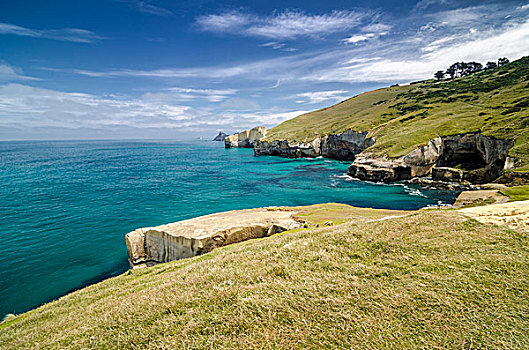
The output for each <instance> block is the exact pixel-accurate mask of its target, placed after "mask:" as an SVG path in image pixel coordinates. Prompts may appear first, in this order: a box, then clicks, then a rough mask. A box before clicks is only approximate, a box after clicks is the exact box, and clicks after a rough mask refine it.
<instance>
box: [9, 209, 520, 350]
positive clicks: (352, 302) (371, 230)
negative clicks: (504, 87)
mask: <svg viewBox="0 0 529 350" xmlns="http://www.w3.org/2000/svg"><path fill="white" fill-rule="evenodd" d="M302 215H305V216H306V217H307V218H310V220H313V221H312V222H313V224H314V226H312V227H314V228H309V229H301V230H296V231H288V232H285V233H282V234H278V235H275V236H272V237H268V238H264V239H259V240H252V241H246V242H242V243H239V244H235V245H231V246H227V247H223V248H219V249H216V250H214V251H213V252H212V253H209V254H206V255H202V256H198V257H194V258H191V259H185V260H180V261H175V262H170V263H166V264H160V265H157V266H155V267H153V268H148V269H140V270H135V271H130V272H128V273H125V274H123V275H121V276H118V277H116V278H112V279H109V280H106V281H103V282H101V283H98V284H95V285H92V286H90V287H87V288H84V289H82V290H79V291H76V292H74V293H71V294H69V295H67V296H65V297H62V298H61V299H59V300H57V301H54V302H52V303H49V304H47V305H44V306H42V307H40V308H38V309H36V310H33V311H30V312H28V313H25V314H22V315H18V316H16V317H10V318H9V320H7V321H5V322H3V323H1V324H0V348H2V349H10V348H26V349H35V348H74V349H81V348H104V349H114V348H115V349H117V348H119V349H154V348H156V349H174V348H244V349H249V348H338V347H339V348H474V347H475V348H510V349H513V348H528V347H529V338H528V337H527V328H528V327H529V313H528V310H529V299H528V298H527V293H526V291H527V290H529V279H528V278H526V277H527V276H528V275H529V238H528V236H527V235H524V234H522V233H520V232H517V231H513V230H510V229H505V228H500V227H497V226H485V225H483V224H480V223H478V222H477V221H475V220H472V219H467V218H465V217H463V216H462V215H460V214H458V212H455V211H436V210H433V211H421V212H416V213H412V214H410V213H403V215H404V216H401V217H394V218H390V219H387V218H385V217H384V216H385V215H388V214H384V213H382V214H381V213H378V212H377V213H374V212H373V211H370V210H368V209H362V210H360V211H358V212H356V211H355V209H347V208H345V207H344V206H339V205H334V206H330V207H325V206H322V207H319V208H316V209H314V210H312V209H311V210H307V212H305V213H303V214H302ZM390 215H394V213H391V214H390ZM336 216H338V217H341V218H342V219H343V218H344V217H347V220H351V219H352V221H348V222H346V223H344V224H342V225H339V226H332V227H324V226H325V225H326V223H327V222H328V221H329V220H331V219H333V218H336ZM342 219H340V220H335V222H336V223H339V222H340V221H341V220H342ZM331 221H332V220H331ZM327 224H328V225H330V223H327ZM318 225H320V227H319V228H317V227H315V226H318ZM322 226H323V227H322Z"/></svg>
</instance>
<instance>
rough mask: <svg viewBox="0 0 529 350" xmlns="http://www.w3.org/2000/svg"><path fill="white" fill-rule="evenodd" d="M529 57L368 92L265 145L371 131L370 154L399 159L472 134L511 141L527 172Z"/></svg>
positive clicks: (276, 132) (299, 122)
mask: <svg viewBox="0 0 529 350" xmlns="http://www.w3.org/2000/svg"><path fill="white" fill-rule="evenodd" d="M527 76H529V57H524V58H522V59H520V60H517V61H514V62H511V63H509V64H507V65H505V66H502V67H499V68H497V69H494V70H486V71H482V72H480V73H476V74H473V75H470V76H467V77H463V78H458V79H454V80H450V81H441V82H436V81H433V80H428V81H424V82H421V83H417V84H413V85H408V86H395V87H388V88H383V89H378V90H374V91H370V92H366V93H363V94H360V95H358V96H355V97H353V98H350V99H348V100H345V101H343V102H340V103H338V104H336V105H334V106H331V107H328V108H324V109H321V110H318V111H315V112H311V113H307V114H304V115H301V116H299V117H297V118H294V119H291V120H288V121H285V122H284V123H282V124H280V125H278V126H277V127H275V128H273V129H271V130H270V132H269V133H268V135H267V137H266V138H267V139H278V140H295V141H311V140H313V139H314V138H315V137H317V136H318V135H329V134H335V133H340V132H343V131H345V130H347V129H353V130H356V131H369V134H370V136H372V137H375V138H376V143H375V145H374V146H372V147H371V148H370V149H369V151H371V152H374V153H375V154H378V155H383V154H387V155H388V156H390V157H400V156H402V155H405V154H407V153H409V152H410V151H412V150H413V149H414V148H416V147H417V146H419V145H424V144H426V143H427V142H428V141H429V140H430V139H433V138H435V137H437V136H445V135H453V134H460V133H468V132H475V131H478V130H481V131H482V132H483V134H484V135H488V136H494V137H497V138H506V139H513V140H515V144H514V146H513V148H512V149H511V150H510V151H509V152H510V153H509V154H510V155H511V156H513V157H516V158H518V159H520V160H521V164H520V166H521V167H523V169H527V166H529V116H528V111H529V97H528V96H529V87H528V86H529V85H528V83H527Z"/></svg>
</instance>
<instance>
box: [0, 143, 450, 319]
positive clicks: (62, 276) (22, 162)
mask: <svg viewBox="0 0 529 350" xmlns="http://www.w3.org/2000/svg"><path fill="white" fill-rule="evenodd" d="M348 165H349V162H342V161H335V160H329V159H323V158H316V159H284V158H278V157H270V156H259V157H256V156H254V154H253V151H252V150H251V149H224V146H223V143H221V142H212V141H200V140H196V141H186V142H184V141H180V142H177V141H39V142H37V141H31V142H29V141H28V142H23V141H20V142H18V141H17V142H0V181H1V189H0V225H1V226H0V229H1V230H0V239H1V244H0V266H1V267H2V268H1V270H0V318H1V317H2V316H3V315H5V314H7V313H21V312H24V311H27V310H29V309H32V308H35V307H37V306H39V305H41V304H43V303H45V302H48V301H50V300H53V299H56V298H58V297H60V296H62V295H64V294H66V293H68V292H69V291H72V290H75V289H78V288H81V287H83V286H86V285H88V284H91V283H95V282H98V281H100V280H102V279H104V278H108V277H110V276H114V275H117V274H120V273H123V272H124V271H126V270H127V269H128V262H127V252H126V247H125V239H124V235H125V234H126V233H127V232H129V231H132V230H134V229H136V228H139V227H145V226H155V225H160V224H164V223H169V222H174V221H178V220H184V219H189V218H192V217H196V216H199V215H205V214H210V213H214V212H219V211H226V210H233V209H244V208H255V207H263V206H273V205H285V206H296V205H308V204H315V203H323V202H339V203H346V204H350V205H355V206H361V207H373V208H388V209H418V208H421V207H424V206H427V205H433V204H436V203H437V201H438V200H442V201H443V202H445V203H451V202H453V200H454V198H455V193H452V192H442V191H434V190H428V191H427V190H421V189H419V188H417V187H413V186H410V185H404V184H392V185H385V184H373V183H366V182H361V181H356V180H353V179H351V178H349V177H347V176H346V174H345V173H346V171H347V167H348Z"/></svg>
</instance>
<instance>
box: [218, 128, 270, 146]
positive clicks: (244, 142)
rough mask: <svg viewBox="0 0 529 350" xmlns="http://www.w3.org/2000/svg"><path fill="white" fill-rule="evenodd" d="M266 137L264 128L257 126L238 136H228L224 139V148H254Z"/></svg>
mask: <svg viewBox="0 0 529 350" xmlns="http://www.w3.org/2000/svg"><path fill="white" fill-rule="evenodd" d="M265 136H266V129H265V127H263V126H257V127H255V128H252V129H250V130H244V131H242V132H240V133H238V134H233V135H230V136H227V137H226V138H225V139H224V146H225V147H226V148H231V147H245V148H252V147H253V146H254V145H255V144H256V142H258V141H259V140H260V139H262V138H263V137H265Z"/></svg>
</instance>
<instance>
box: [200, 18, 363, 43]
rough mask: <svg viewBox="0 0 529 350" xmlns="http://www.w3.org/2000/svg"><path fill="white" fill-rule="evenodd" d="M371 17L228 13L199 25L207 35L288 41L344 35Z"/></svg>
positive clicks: (201, 22) (207, 19)
mask: <svg viewBox="0 0 529 350" xmlns="http://www.w3.org/2000/svg"><path fill="white" fill-rule="evenodd" d="M370 16H372V13H370V12H356V11H333V12H331V13H328V14H321V15H309V14H305V13H303V12H300V11H285V12H282V13H278V14H274V15H272V16H268V17H259V16H255V15H251V14H246V13H241V12H226V13H223V14H215V15H207V16H201V17H198V18H197V19H196V23H197V25H198V26H199V27H200V28H201V29H202V30H204V31H210V32H216V33H230V34H235V35H246V36H256V37H262V38H269V39H276V40H279V39H282V40H286V39H294V38H296V37H300V36H305V37H320V36H325V35H328V34H331V33H337V32H343V31H346V30H348V29H351V28H354V27H356V26H359V25H360V24H362V23H363V22H364V21H365V20H366V19H367V18H369V17H370Z"/></svg>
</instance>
